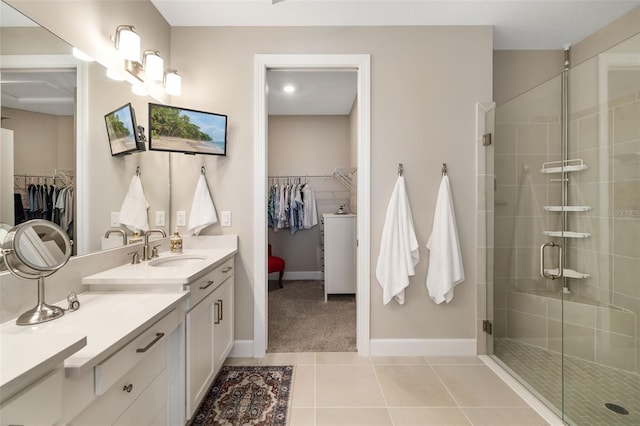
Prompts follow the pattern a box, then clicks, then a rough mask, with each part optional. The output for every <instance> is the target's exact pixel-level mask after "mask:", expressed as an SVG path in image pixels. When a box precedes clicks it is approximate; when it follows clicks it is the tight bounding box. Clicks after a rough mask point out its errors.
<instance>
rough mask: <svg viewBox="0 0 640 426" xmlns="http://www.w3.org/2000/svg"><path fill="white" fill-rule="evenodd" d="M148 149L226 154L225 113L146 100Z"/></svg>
mask: <svg viewBox="0 0 640 426" xmlns="http://www.w3.org/2000/svg"><path fill="white" fill-rule="evenodd" d="M149 149H150V150H154V151H172V152H182V153H185V154H210V155H227V116H226V115H224V114H215V113H212V112H204V111H196V110H193V109H188V108H180V107H175V106H168V105H160V104H154V103H149Z"/></svg>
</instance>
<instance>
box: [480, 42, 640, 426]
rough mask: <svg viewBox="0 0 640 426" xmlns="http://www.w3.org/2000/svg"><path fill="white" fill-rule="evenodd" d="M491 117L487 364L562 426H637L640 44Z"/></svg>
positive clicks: (620, 48) (566, 75) (575, 70)
mask: <svg viewBox="0 0 640 426" xmlns="http://www.w3.org/2000/svg"><path fill="white" fill-rule="evenodd" d="M488 117H490V118H492V119H494V120H495V122H494V123H492V126H491V127H494V128H495V134H494V138H493V143H492V144H491V145H489V146H487V147H486V148H483V149H485V150H486V159H487V160H486V164H485V168H486V170H487V173H488V174H489V175H491V174H493V175H494V176H495V183H494V185H493V188H492V189H493V191H489V190H487V194H486V195H487V196H486V200H487V201H486V203H487V205H486V209H487V212H488V213H489V214H487V226H486V228H487V242H488V243H487V246H488V255H487V258H488V259H490V260H489V261H488V262H487V279H486V282H487V293H488V294H487V312H488V318H490V321H491V326H492V327H490V328H491V331H492V333H491V334H487V336H488V337H487V342H486V343H487V352H488V354H490V355H491V356H492V358H493V359H494V360H495V361H496V362H497V363H499V364H500V365H501V366H502V367H503V368H505V369H506V370H507V371H508V372H509V373H510V374H511V375H513V376H514V377H515V378H516V379H517V380H519V381H520V382H521V383H522V384H523V385H524V386H525V387H527V388H528V389H529V390H530V391H531V392H532V393H534V394H535V395H536V396H537V397H538V398H539V399H540V400H542V401H543V402H544V403H545V404H546V405H548V406H549V407H550V408H551V409H552V410H553V411H555V412H556V414H558V416H560V417H561V418H562V419H563V420H564V421H565V423H567V424H576V425H602V424H607V425H609V424H617V425H618V424H619V425H627V424H628V425H631V424H635V425H638V424H640V340H639V338H640V320H639V319H640V34H638V35H636V36H634V37H632V38H630V39H628V40H626V41H624V42H622V43H620V44H619V45H617V46H614V47H613V48H611V49H609V50H608V51H606V52H603V53H601V54H599V55H597V56H596V57H593V58H591V59H589V60H587V61H585V62H583V63H581V64H579V65H577V66H574V67H570V68H569V67H567V69H566V70H565V72H563V73H562V74H561V75H559V76H557V77H555V78H553V79H551V80H549V81H547V82H545V83H543V84H541V85H540V86H538V87H536V88H534V89H532V90H530V91H529V92H527V93H524V94H522V95H521V96H518V97H517V98H515V99H513V100H511V101H509V102H506V103H504V104H502V105H500V106H498V107H497V108H496V109H495V111H494V114H492V115H488ZM488 328H489V327H488Z"/></svg>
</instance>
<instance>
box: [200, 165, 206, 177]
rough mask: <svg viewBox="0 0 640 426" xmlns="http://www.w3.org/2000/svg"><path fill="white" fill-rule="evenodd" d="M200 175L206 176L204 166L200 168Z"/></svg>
mask: <svg viewBox="0 0 640 426" xmlns="http://www.w3.org/2000/svg"><path fill="white" fill-rule="evenodd" d="M200 174H201V175H202V176H204V175H205V169H204V166H202V167H200Z"/></svg>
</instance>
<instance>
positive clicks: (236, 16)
mask: <svg viewBox="0 0 640 426" xmlns="http://www.w3.org/2000/svg"><path fill="white" fill-rule="evenodd" d="M151 2H152V3H153V4H154V6H155V7H156V8H157V9H158V10H159V11H160V13H161V14H162V15H163V16H164V17H165V19H166V20H167V22H169V24H170V25H171V26H174V27H179V26H363V25H377V26H394V25H491V26H493V27H494V48H495V49H498V50H501V49H525V50H526V49H561V48H562V46H563V45H565V44H567V43H570V44H575V43H576V42H578V41H580V40H583V39H584V38H585V37H587V36H588V35H589V34H592V33H593V32H595V31H597V30H598V29H600V28H602V27H604V26H605V25H607V24H608V23H610V22H611V21H613V20H614V19H616V18H618V17H619V16H622V15H623V14H625V13H627V12H628V11H630V10H631V9H633V8H634V7H637V6H639V5H640V0H493V1H487V0H151ZM0 6H1V10H0V20H1V25H2V26H31V25H35V24H34V23H33V22H32V21H30V20H29V19H27V18H25V17H23V16H22V15H21V14H20V13H17V12H15V11H14V10H13V9H12V8H11V7H8V6H7V5H6V4H5V3H0ZM10 77H11V81H12V83H11V82H10V81H9V78H10ZM68 79H69V76H65V75H56V73H48V74H45V73H36V74H33V75H25V76H22V77H18V76H16V75H13V76H9V75H8V74H7V73H3V75H2V105H4V106H7V107H12V108H19V109H25V110H30V111H38V112H44V113H48V114H56V115H66V114H72V108H73V103H72V102H71V103H69V102H68V100H69V99H70V98H72V97H73V87H71V86H69V84H68V81H67V80H68ZM28 82H31V87H29V83H28ZM267 83H268V85H269V88H270V92H269V113H270V114H299V115H308V114H348V113H349V111H350V109H351V106H352V105H353V102H354V99H355V95H356V74H355V73H354V72H334V71H324V72H319V71H315V72H311V71H300V70H298V71H294V70H289V71H277V72H275V71H274V72H270V73H269V76H268V81H267ZM285 84H293V85H294V86H295V87H296V91H295V92H294V93H293V94H286V93H283V92H282V91H281V88H282V87H283V86H284V85H285ZM36 89H42V91H41V92H40V91H38V90H36ZM20 100H22V101H21V102H20V103H18V102H19V101H20ZM64 100H66V101H67V103H66V106H65V104H64V102H63V101H64ZM49 101H50V102H49ZM18 105H21V106H18Z"/></svg>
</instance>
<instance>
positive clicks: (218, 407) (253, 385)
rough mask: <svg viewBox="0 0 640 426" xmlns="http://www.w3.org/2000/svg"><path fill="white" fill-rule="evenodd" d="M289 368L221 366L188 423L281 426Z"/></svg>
mask: <svg viewBox="0 0 640 426" xmlns="http://www.w3.org/2000/svg"><path fill="white" fill-rule="evenodd" d="M293 371H294V369H293V366H291V365H286V366H262V367H255V366H223V367H222V368H221V369H220V372H219V373H218V375H217V376H216V379H215V380H214V381H213V384H212V385H211V388H209V391H208V392H207V395H206V396H205V398H204V401H202V404H201V405H200V407H199V408H198V411H197V412H196V414H195V415H194V416H193V419H192V421H191V423H190V425H192V426H197V425H216V426H218V425H220V426H226V425H229V426H237V425H252V426H272V425H273V426H276V425H277V426H284V425H286V424H287V416H288V413H289V400H290V399H291V394H292V389H291V385H292V384H293Z"/></svg>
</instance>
